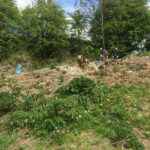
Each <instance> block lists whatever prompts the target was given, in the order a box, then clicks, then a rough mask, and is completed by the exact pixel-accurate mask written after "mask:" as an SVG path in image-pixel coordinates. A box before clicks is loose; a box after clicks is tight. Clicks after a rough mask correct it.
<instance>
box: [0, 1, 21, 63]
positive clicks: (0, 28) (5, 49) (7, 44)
mask: <svg viewBox="0 0 150 150" xmlns="http://www.w3.org/2000/svg"><path fill="white" fill-rule="evenodd" d="M19 19H20V18H19V11H18V9H17V7H16V5H15V2H14V1H13V0H0V61H1V60H2V59H4V58H7V57H8V56H10V54H12V53H14V52H16V51H17V50H18V49H19V45H20V40H19V35H18V22H19Z"/></svg>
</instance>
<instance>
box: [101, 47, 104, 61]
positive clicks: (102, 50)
mask: <svg viewBox="0 0 150 150" xmlns="http://www.w3.org/2000/svg"><path fill="white" fill-rule="evenodd" d="M104 53H105V51H104V49H102V48H100V58H102V59H103V58H104Z"/></svg>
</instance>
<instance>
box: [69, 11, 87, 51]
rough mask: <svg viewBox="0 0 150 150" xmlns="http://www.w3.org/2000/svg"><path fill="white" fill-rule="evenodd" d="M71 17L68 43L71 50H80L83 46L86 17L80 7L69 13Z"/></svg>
mask: <svg viewBox="0 0 150 150" xmlns="http://www.w3.org/2000/svg"><path fill="white" fill-rule="evenodd" d="M70 17H71V23H70V26H71V29H70V35H71V36H70V43H71V46H72V45H73V46H72V47H71V49H72V50H71V52H80V50H81V49H82V47H83V41H84V40H85V38H86V35H85V33H86V26H87V24H86V17H85V16H84V14H82V13H81V11H80V9H77V10H75V12H74V13H72V14H70Z"/></svg>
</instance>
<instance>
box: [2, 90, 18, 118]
mask: <svg viewBox="0 0 150 150" xmlns="http://www.w3.org/2000/svg"><path fill="white" fill-rule="evenodd" d="M15 102H16V99H15V98H13V96H12V95H11V94H10V93H8V92H1V93H0V116H1V115H3V114H5V113H7V112H9V111H10V110H12V109H13V108H14V106H15Z"/></svg>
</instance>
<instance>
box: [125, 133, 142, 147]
mask: <svg viewBox="0 0 150 150" xmlns="http://www.w3.org/2000/svg"><path fill="white" fill-rule="evenodd" d="M125 148H132V149H134V150H145V148H144V145H143V144H141V143H139V140H138V138H137V137H136V136H135V135H133V136H131V137H130V140H129V141H127V143H126V144H125Z"/></svg>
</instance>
